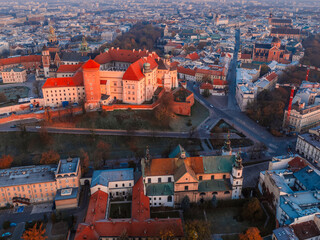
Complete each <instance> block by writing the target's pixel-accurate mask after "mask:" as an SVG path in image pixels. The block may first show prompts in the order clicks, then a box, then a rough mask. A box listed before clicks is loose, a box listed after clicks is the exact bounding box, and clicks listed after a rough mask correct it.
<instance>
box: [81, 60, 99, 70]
mask: <svg viewBox="0 0 320 240" xmlns="http://www.w3.org/2000/svg"><path fill="white" fill-rule="evenodd" d="M99 68H100V64H99V63H97V62H95V61H94V60H92V59H90V60H88V61H87V62H86V63H85V64H83V65H82V69H99Z"/></svg>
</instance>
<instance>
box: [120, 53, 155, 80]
mask: <svg viewBox="0 0 320 240" xmlns="http://www.w3.org/2000/svg"><path fill="white" fill-rule="evenodd" d="M155 58H156V55H152V56H151V55H150V56H148V57H143V58H140V59H139V60H138V61H136V62H134V63H132V64H131V65H130V66H129V67H128V69H127V71H126V72H125V73H124V74H123V77H122V79H123V80H134V81H139V80H141V79H142V78H144V74H143V72H142V71H143V64H145V63H149V64H150V69H154V68H156V67H157V66H158V64H157V62H156V61H155Z"/></svg>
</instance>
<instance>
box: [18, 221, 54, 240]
mask: <svg viewBox="0 0 320 240" xmlns="http://www.w3.org/2000/svg"><path fill="white" fill-rule="evenodd" d="M37 226H38V224H35V225H34V226H33V227H32V228H31V229H28V230H26V231H25V232H24V233H23V235H22V237H21V238H22V239H24V240H45V239H47V238H48V237H46V236H44V234H45V232H46V230H45V229H42V223H41V224H40V226H39V227H37Z"/></svg>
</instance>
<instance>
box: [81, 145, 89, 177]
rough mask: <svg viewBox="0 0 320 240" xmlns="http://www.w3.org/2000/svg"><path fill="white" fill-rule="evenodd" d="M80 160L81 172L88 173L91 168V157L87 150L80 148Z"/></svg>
mask: <svg viewBox="0 0 320 240" xmlns="http://www.w3.org/2000/svg"><path fill="white" fill-rule="evenodd" d="M80 162H81V172H82V173H86V172H88V170H89V165H90V159H89V155H88V153H87V152H85V151H84V150H83V149H82V148H81V149H80Z"/></svg>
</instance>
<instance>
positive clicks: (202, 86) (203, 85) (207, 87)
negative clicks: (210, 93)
mask: <svg viewBox="0 0 320 240" xmlns="http://www.w3.org/2000/svg"><path fill="white" fill-rule="evenodd" d="M200 89H213V86H212V84H211V83H202V84H201V85H200Z"/></svg>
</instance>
